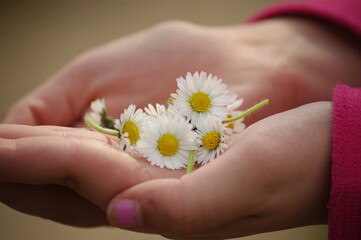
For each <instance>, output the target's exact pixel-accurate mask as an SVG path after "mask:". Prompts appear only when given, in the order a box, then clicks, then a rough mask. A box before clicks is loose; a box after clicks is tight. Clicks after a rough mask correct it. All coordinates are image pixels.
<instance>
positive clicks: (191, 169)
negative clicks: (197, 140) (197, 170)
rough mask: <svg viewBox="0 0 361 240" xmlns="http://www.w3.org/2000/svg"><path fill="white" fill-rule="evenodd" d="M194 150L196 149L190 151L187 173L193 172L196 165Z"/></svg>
mask: <svg viewBox="0 0 361 240" xmlns="http://www.w3.org/2000/svg"><path fill="white" fill-rule="evenodd" d="M194 152H195V150H192V151H189V157H188V165H187V173H191V172H192V171H193V166H194Z"/></svg>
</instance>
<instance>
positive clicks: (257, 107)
mask: <svg viewBox="0 0 361 240" xmlns="http://www.w3.org/2000/svg"><path fill="white" fill-rule="evenodd" d="M267 103H269V100H268V99H266V100H263V101H262V102H260V103H257V104H256V105H254V106H253V107H251V108H248V109H247V110H246V111H244V112H243V113H241V114H240V115H238V116H236V117H233V118H228V119H226V120H223V121H222V123H231V122H234V121H237V120H239V119H241V118H244V117H245V116H247V115H249V114H250V113H252V112H254V111H256V110H257V109H260V108H261V107H263V106H265V105H266V104H267Z"/></svg>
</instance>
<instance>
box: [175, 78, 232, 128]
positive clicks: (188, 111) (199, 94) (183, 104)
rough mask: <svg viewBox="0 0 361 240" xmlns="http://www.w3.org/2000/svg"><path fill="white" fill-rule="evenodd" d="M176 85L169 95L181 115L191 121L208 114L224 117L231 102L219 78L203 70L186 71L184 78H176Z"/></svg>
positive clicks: (224, 85) (225, 86)
mask: <svg viewBox="0 0 361 240" xmlns="http://www.w3.org/2000/svg"><path fill="white" fill-rule="evenodd" d="M177 86H178V89H177V91H176V93H172V94H171V97H172V98H173V99H174V108H175V109H176V110H177V111H179V113H180V114H181V115H183V116H186V117H188V118H189V119H190V120H192V122H196V121H197V119H198V118H201V117H205V116H209V115H214V116H216V117H220V118H226V116H227V113H228V109H227V106H228V105H230V104H231V103H232V102H231V100H232V98H231V96H229V95H227V94H228V90H226V88H227V85H226V84H224V83H222V80H221V79H218V78H217V77H216V76H213V75H212V74H209V75H207V73H205V72H201V73H200V74H199V73H198V72H196V73H194V74H193V75H192V74H190V73H187V76H186V79H184V78H182V77H180V78H178V79H177Z"/></svg>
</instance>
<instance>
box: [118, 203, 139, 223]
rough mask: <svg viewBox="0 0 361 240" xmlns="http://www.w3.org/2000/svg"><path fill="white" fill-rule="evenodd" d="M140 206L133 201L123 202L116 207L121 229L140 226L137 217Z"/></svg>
mask: <svg viewBox="0 0 361 240" xmlns="http://www.w3.org/2000/svg"><path fill="white" fill-rule="evenodd" d="M137 212H138V204H137V203H136V202H135V201H132V200H122V201H120V202H119V203H117V205H116V216H117V221H118V223H119V225H120V227H124V228H131V227H137V226H139V221H138V220H139V217H138V216H137Z"/></svg>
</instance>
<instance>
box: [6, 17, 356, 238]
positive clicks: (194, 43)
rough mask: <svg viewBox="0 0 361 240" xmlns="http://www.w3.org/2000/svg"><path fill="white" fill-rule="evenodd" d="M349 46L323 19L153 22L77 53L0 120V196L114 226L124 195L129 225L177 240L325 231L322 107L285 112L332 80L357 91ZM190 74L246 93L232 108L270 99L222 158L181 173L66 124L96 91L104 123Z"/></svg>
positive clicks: (327, 89)
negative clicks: (130, 204) (133, 216)
mask: <svg viewBox="0 0 361 240" xmlns="http://www.w3.org/2000/svg"><path fill="white" fill-rule="evenodd" d="M274 33H277V34H274ZM356 46H357V40H356V39H355V38H354V37H353V36H351V35H350V34H348V33H346V32H344V31H343V30H341V29H338V28H336V27H334V26H330V25H328V24H326V23H322V22H317V21H315V20H306V19H297V18H280V19H273V20H267V21H263V22H260V23H255V24H249V25H237V26H229V27H203V26H196V25H193V24H189V23H181V22H172V23H165V24H161V25H158V26H155V27H153V28H151V29H148V30H145V31H142V32H140V33H137V34H134V35H131V36H129V37H126V38H123V39H120V40H116V41H114V42H111V43H109V44H106V45H104V46H101V47H99V48H96V49H93V50H90V51H89V52H86V53H84V54H83V55H81V56H79V57H78V58H76V59H75V60H74V61H72V62H71V63H69V64H68V65H67V66H66V67H64V69H62V70H60V71H59V72H58V73H57V74H55V75H54V77H52V78H51V79H49V80H48V81H46V82H45V83H44V84H43V85H42V86H40V87H39V88H38V89H36V90H35V91H34V92H32V93H30V94H29V95H27V96H25V97H24V98H23V99H21V100H19V101H18V102H17V103H15V104H14V105H13V106H12V107H11V108H10V109H9V111H8V112H7V114H6V117H5V119H4V123H6V124H3V125H1V126H0V137H1V140H0V180H1V191H2V192H1V194H0V200H1V201H2V202H4V203H5V204H7V205H9V206H10V207H12V208H14V209H17V210H19V211H22V212H25V213H30V214H33V215H37V216H42V217H45V218H49V219H52V220H55V221H58V222H62V223H66V224H70V225H75V226H98V225H107V224H108V222H107V219H106V215H107V217H108V220H109V222H110V223H111V224H112V225H114V226H119V223H118V222H117V221H116V217H115V214H116V211H115V208H114V205H115V204H116V203H117V202H119V201H120V200H121V199H132V200H133V201H134V202H135V203H136V204H138V206H139V208H138V214H139V215H138V219H139V224H140V225H141V226H139V227H137V228H133V229H132V230H135V231H141V232H151V233H158V234H162V235H165V236H169V237H172V236H177V235H181V236H183V237H184V238H190V239H203V238H206V239H222V238H227V237H236V236H244V235H250V234H255V233H259V232H265V231H272V230H278V229H285V228H291V227H295V226H303V225H309V224H316V223H325V222H326V219H327V211H326V203H327V199H328V189H329V181H330V176H329V172H330V154H331V130H332V121H331V112H332V105H331V103H330V102H319V103H313V104H310V105H306V106H303V107H300V108H296V107H298V106H301V105H304V104H306V103H311V102H318V101H330V100H331V96H332V88H333V87H334V85H335V84H336V82H337V81H339V80H340V79H341V80H342V81H343V82H345V83H347V84H349V85H351V86H358V85H359V82H357V81H358V79H357V78H358V76H360V75H361V69H360V68H359V66H360V64H361V53H360V51H358V48H357V47H356ZM194 71H207V72H210V73H213V74H215V75H217V76H219V77H220V78H222V79H224V80H225V82H226V83H227V85H228V86H229V89H230V90H231V91H232V92H233V93H237V94H239V96H240V97H243V98H244V99H245V103H244V105H243V106H242V108H247V107H248V106H251V105H252V104H254V103H255V102H257V101H259V100H262V99H265V98H269V99H270V101H271V103H270V104H269V106H268V107H267V108H265V109H262V110H260V111H258V112H256V113H255V114H253V115H251V117H249V118H248V119H246V122H247V123H248V125H249V124H252V123H254V122H256V121H257V120H259V119H263V118H264V119H263V120H261V121H258V122H256V123H255V124H253V125H251V126H250V127H249V128H247V129H246V130H245V131H244V133H243V134H242V135H240V136H239V138H238V139H237V141H235V143H234V144H233V145H232V146H231V147H230V148H229V150H228V151H227V152H226V153H225V154H223V155H222V156H221V157H220V158H219V159H217V161H214V162H212V163H210V164H208V165H206V166H204V167H202V168H200V169H198V170H196V171H195V172H193V173H191V174H189V175H185V176H182V175H183V174H184V172H185V171H170V170H166V169H159V168H157V167H153V166H151V165H150V164H148V163H147V162H146V161H144V159H134V158H132V157H130V156H129V155H127V154H125V153H122V152H120V151H119V150H117V147H116V145H117V143H116V140H115V139H112V138H109V137H105V136H103V135H101V134H98V133H94V132H90V131H86V130H82V129H75V128H69V127H70V126H79V122H81V119H82V116H83V114H84V113H85V112H86V111H87V110H88V106H89V103H90V102H91V101H92V100H94V99H95V98H98V97H105V99H106V102H107V108H108V109H109V113H110V114H111V115H113V116H114V117H117V116H118V115H119V113H120V112H121V111H122V109H124V108H125V107H127V106H128V105H129V104H131V103H134V104H137V106H138V107H143V106H145V105H147V104H148V103H156V102H160V103H163V102H165V101H166V99H167V98H168V96H169V93H170V92H174V91H175V89H176V84H175V78H176V77H179V76H184V75H185V73H186V72H194ZM293 108H296V109H293ZM54 109H57V110H56V111H54ZM289 109H293V110H290V111H285V110H289ZM282 111H285V112H282ZM280 112H281V113H280ZM277 113H279V114H277ZM273 114H276V115H273ZM271 115H272V116H271ZM268 116H270V117H268ZM16 124H27V125H58V126H35V127H32V126H25V125H16ZM60 126H65V127H60ZM84 166H86V167H84ZM100 170H101V171H100ZM215 176H217V177H215ZM210 186H212V187H210ZM34 193H36V194H34ZM29 194H31V196H36V197H34V198H27V197H26V196H28V195H29ZM59 194H61V196H62V199H59V198H58V196H59ZM63 198H64V199H63ZM23 199H26V201H24V200H23ZM45 202H47V203H51V204H44V203H45ZM49 205H51V206H57V207H56V208H54V207H52V208H50V209H49V207H46V206H49Z"/></svg>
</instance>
